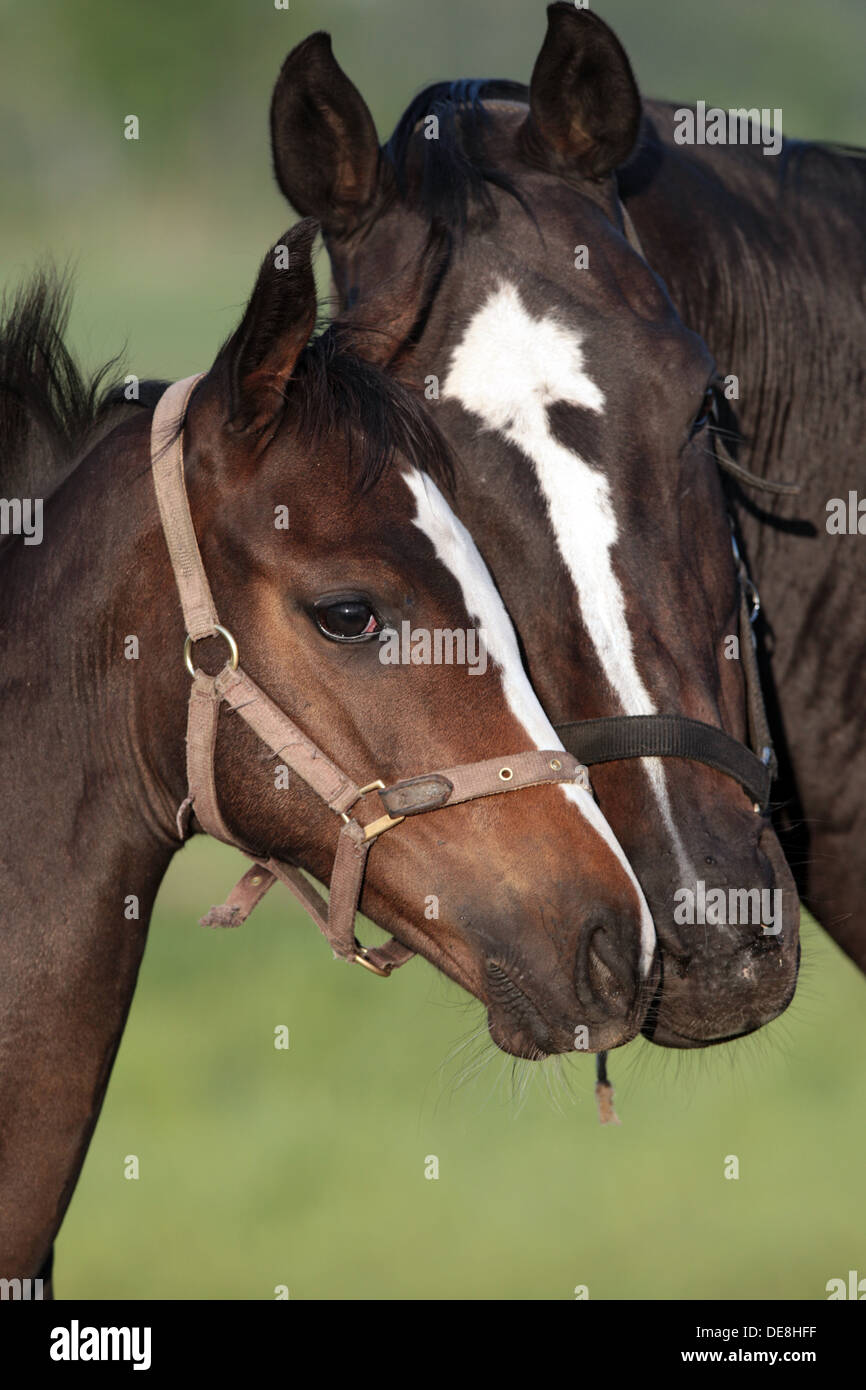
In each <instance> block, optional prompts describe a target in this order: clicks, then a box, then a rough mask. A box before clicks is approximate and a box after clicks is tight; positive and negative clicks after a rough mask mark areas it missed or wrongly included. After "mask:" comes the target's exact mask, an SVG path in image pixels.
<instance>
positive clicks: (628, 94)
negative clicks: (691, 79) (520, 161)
mask: <svg viewBox="0 0 866 1390" xmlns="http://www.w3.org/2000/svg"><path fill="white" fill-rule="evenodd" d="M529 108H530V112H531V115H530V117H529V120H528V122H527V125H528V130H527V134H528V135H529V137H530V138H532V137H533V136H535V137H536V139H537V137H538V136H540V137H541V141H542V143H543V145H544V147H545V148H546V150H547V151H549V152H551V153H552V154H553V155H554V156H555V161H556V164H557V166H558V167H560V168H562V167H563V166H567V167H570V168H576V169H578V170H579V171H580V172H581V173H582V174H584V175H586V177H587V178H592V179H601V178H604V177H605V176H606V175H607V174H610V173H611V172H612V171H613V170H614V169H616V168H617V166H618V165H620V164H624V163H625V161H626V160H627V159H628V157H629V155H630V154H631V152H632V150H633V149H634V146H635V144H636V142H637V137H638V130H639V127H640V117H641V102H640V93H639V92H638V89H637V83H636V82H635V80H634V74H633V73H632V70H631V64H630V63H629V61H628V58H627V57H626V54H625V50H624V49H623V47H622V44H621V43H620V42H619V39H618V38H617V37H616V35H615V34H614V33H613V31H612V30H611V29H609V28H608V26H607V25H606V24H605V23H604V21H603V20H601V19H599V18H598V16H597V15H595V14H593V13H592V12H591V11H589V10H583V9H575V7H574V5H571V4H565V3H559V4H555V5H548V7H547V34H546V36H545V39H544V43H543V44H542V47H541V52H540V53H539V55H538V58H537V60H536V63H535V67H534V69H533V73H532V81H531V83H530V86H529Z"/></svg>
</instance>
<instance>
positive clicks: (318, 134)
mask: <svg viewBox="0 0 866 1390" xmlns="http://www.w3.org/2000/svg"><path fill="white" fill-rule="evenodd" d="M271 149H272V152H273V159H274V172H275V173H276V176H277V183H278V184H279V185H280V188H281V189H282V191H283V193H284V194H285V195H286V197H287V198H288V200H289V202H290V203H292V204H293V205H294V206H295V207H296V208H297V209H298V211H299V212H300V213H303V214H304V215H307V214H309V215H310V216H312V217H317V218H318V219H319V221H320V222H321V224H322V227H323V229H324V231H325V232H326V233H331V234H333V235H336V236H339V235H341V234H345V233H346V232H349V231H351V229H352V226H353V224H354V222H355V220H356V219H357V217H358V215H359V213H360V212H361V211H363V209H364V208H365V207H366V206H367V204H368V203H369V202H370V201H371V199H372V198H373V195H374V194H375V192H376V184H377V179H378V173H379V139H378V136H377V134H376V127H375V125H374V124H373V117H372V116H371V115H370V112H369V111H368V109H367V105H366V103H365V101H364V98H363V97H362V96H361V93H360V92H359V91H358V89H357V87H355V86H354V84H353V83H352V82H350V81H349V79H348V77H347V76H346V74H345V73H344V72H343V69H342V68H341V67H340V65H339V63H338V62H337V60H336V59H335V57H334V55H333V53H332V52H331V36H330V34H323V33H318V34H311V35H310V37H309V38H308V39H305V40H304V42H303V43H301V44H298V47H297V48H294V49H292V52H291V53H290V54H289V56H288V58H287V59H286V61H285V63H284V64H283V68H282V71H281V73H280V75H279V77H278V78H277V85H276V87H275V88H274V95H273V99H272V101H271Z"/></svg>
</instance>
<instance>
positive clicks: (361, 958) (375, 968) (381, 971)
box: [352, 946, 393, 980]
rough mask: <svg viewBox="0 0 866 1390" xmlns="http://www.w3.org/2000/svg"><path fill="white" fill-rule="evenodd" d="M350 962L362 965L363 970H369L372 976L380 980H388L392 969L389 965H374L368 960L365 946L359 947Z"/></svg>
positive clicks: (373, 962)
mask: <svg viewBox="0 0 866 1390" xmlns="http://www.w3.org/2000/svg"><path fill="white" fill-rule="evenodd" d="M352 960H353V961H354V962H355V963H356V965H363V967H364V969H365V970H369V971H370V973H371V974H372V975H378V976H379V977H380V979H382V980H387V979H388V978H389V976H390V974H391V970H392V968H393V967H392V966H390V965H384V966H383V965H376V963H375V961H372V960H370V959H369V957H368V955H367V948H366V946H359V947H358V949H357V951H356V952H355V954H354V955H353V957H352Z"/></svg>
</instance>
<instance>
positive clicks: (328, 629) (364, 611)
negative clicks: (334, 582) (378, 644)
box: [316, 598, 382, 642]
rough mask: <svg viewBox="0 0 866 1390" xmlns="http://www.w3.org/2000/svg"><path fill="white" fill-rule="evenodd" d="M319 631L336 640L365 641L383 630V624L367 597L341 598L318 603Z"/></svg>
mask: <svg viewBox="0 0 866 1390" xmlns="http://www.w3.org/2000/svg"><path fill="white" fill-rule="evenodd" d="M316 622H317V623H318V625H319V631H320V632H323V633H324V634H325V636H326V637H330V638H331V639H332V640H333V641H335V642H365V641H367V639H368V638H370V637H375V636H376V635H377V634H378V633H379V632H381V630H382V629H381V625H380V623H379V619H378V618H377V617H376V614H375V613H374V612H373V609H372V608H371V607H370V605H369V603H368V602H367V600H366V599H362V598H339V599H330V600H327V601H326V602H324V603H318V604H316Z"/></svg>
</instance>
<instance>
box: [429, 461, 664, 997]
mask: <svg viewBox="0 0 866 1390" xmlns="http://www.w3.org/2000/svg"><path fill="white" fill-rule="evenodd" d="M403 479H404V481H405V483H406V485H407V487H408V488H409V491H410V492H411V493H412V496H413V497H414V499H415V504H416V508H417V511H416V514H415V517H414V524H415V525H416V526H417V527H418V529H419V530H420V531H422V532H423V533H424V535H425V536H426V537H427V538H428V540H429V541H430V542H431V544H432V545H433V549H434V551H435V554H436V557H437V559H438V560H439V561H440V563H441V564H443V565H444V566H445V567H446V569H447V570H448V571H449V573H450V574H452V575H453V577H454V579H455V580H456V582H457V584H458V585H459V588H460V592H461V594H462V597H463V603H464V606H465V608H466V611H467V613H468V615H469V618H470V620H471V621H472V622H473V623H475V624H476V625H477V627H478V628H479V629H480V631H481V633H483V640H484V644H485V646H486V649H487V656H488V661H489V662H492V663H494V665H495V668H496V671H497V673H498V675H499V678H500V680H501V683H502V689H503V694H504V696H505V700H506V703H507V705H508V708H509V709H510V710H511V712H512V714H513V715H514V717H515V719H516V720H517V721H518V722H519V723H520V724H521V725H522V726H523V728H524V729H525V730H526V733H527V736H528V738H529V739H530V740H531V741H532V743H533V744H534V745H535V747H536V748H562V747H563V744H562V741H561V740H560V738H559V736H558V735H557V734H556V732H555V730H554V728H553V726H552V724H551V723H550V720H549V719H548V718H547V715H546V714H545V712H544V710H543V709H542V707H541V704H540V703H539V700H538V697H537V695H536V694H535V691H534V690H533V688H532V686H531V684H530V682H529V677H528V676H527V674H526V671H525V669H524V666H523V662H522V660H521V657H520V650H519V648H518V645H517V638H516V635H515V632H514V628H513V626H512V623H511V619H510V618H509V616H508V613H507V612H506V609H505V605H504V603H503V601H502V599H501V597H500V595H499V591H498V590H497V588H496V586H495V584H494V583H493V579H492V577H491V575H490V571H489V570H488V568H487V566H486V564H485V563H484V560H483V559H482V557H481V555H480V554H479V551H478V548H477V546H476V545H475V542H474V540H473V539H472V536H471V535H470V533H469V531H467V529H466V527H465V526H464V525H463V523H462V522H461V521H460V520H459V519H458V517H457V516H456V515H455V514H454V512H453V511H452V509H451V507H450V506H449V504H448V502H447V501H446V499H445V497H444V496H443V495H442V493H441V492H440V491H439V489H438V488H437V486H436V484H435V483H434V482H433V481H432V479H431V478H429V477H428V476H426V475H425V474H423V473H421V472H419V471H418V470H417V469H412V470H409V471H407V472H405V473H404V474H403ZM560 791H561V792H562V794H563V796H565V797H566V799H567V800H569V801H571V802H572V803H573V804H574V806H575V807H576V808H577V810H578V811H579V812H580V814H581V815H583V816H584V817H585V818H586V820H588V821H589V823H590V825H591V826H592V828H593V829H594V830H595V831H596V833H597V834H598V835H600V836H601V838H602V839H603V840H604V842H605V844H607V846H608V847H609V848H610V850H611V851H612V852H613V854H614V855H615V856H616V858H617V860H618V862H619V863H620V864H621V865H622V867H623V868H624V869H625V872H626V873H627V875H628V877H629V879H630V880H631V882H632V884H633V885H634V887H635V890H636V891H637V894H638V898H639V901H640V903H641V971H642V973H643V974H644V975H646V974H647V973H648V971H649V969H650V965H651V962H652V955H653V951H654V949H655V928H654V926H653V921H652V916H651V914H650V912H649V908H648V907H647V905H646V903H645V901H644V898H643V893H642V890H641V888H640V886H639V884H638V881H637V878H636V877H635V874H634V870H633V869H632V867H631V864H630V863H629V861H628V860H627V859H626V857H625V854H624V853H623V851H622V849H621V847H620V845H619V842H618V841H617V839H616V837H615V836H614V834H613V831H612V830H611V828H610V826H609V825H608V823H607V821H606V820H605V819H604V817H603V815H602V814H601V811H600V810H599V807H598V805H597V803H596V802H595V800H594V799H593V797H592V796H591V795H590V794H589V793H588V792H586V791H584V789H583V788H582V787H579V786H577V785H576V784H573V783H572V784H566V783H563V784H561V785H560Z"/></svg>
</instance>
